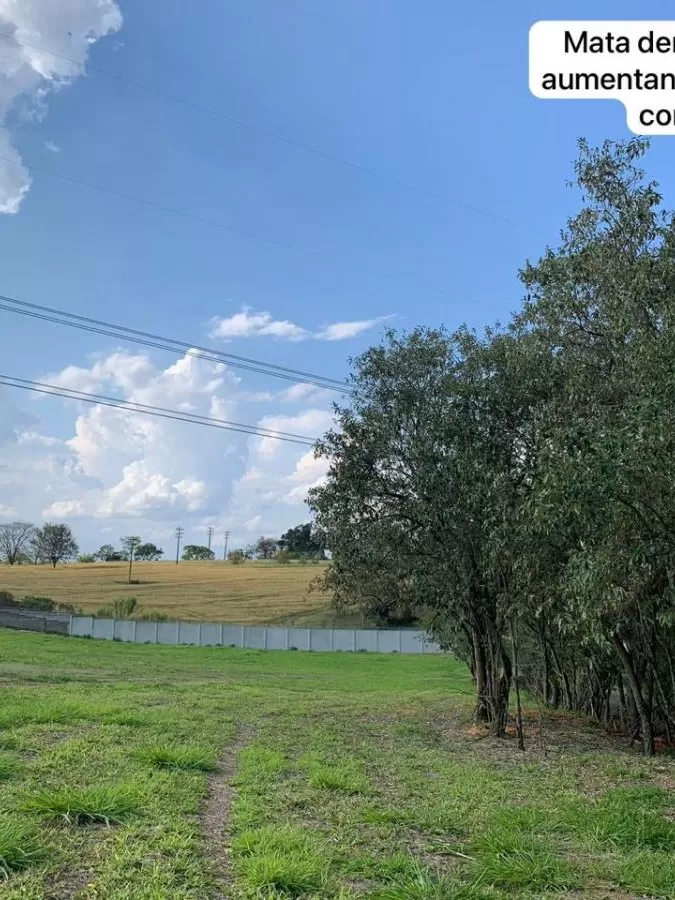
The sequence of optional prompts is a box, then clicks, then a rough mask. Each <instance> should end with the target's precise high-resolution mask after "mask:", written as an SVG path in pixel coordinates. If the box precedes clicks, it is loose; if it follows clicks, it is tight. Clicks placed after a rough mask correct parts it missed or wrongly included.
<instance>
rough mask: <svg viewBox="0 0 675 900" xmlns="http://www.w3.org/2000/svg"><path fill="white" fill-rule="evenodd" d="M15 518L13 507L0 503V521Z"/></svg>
mask: <svg viewBox="0 0 675 900" xmlns="http://www.w3.org/2000/svg"><path fill="white" fill-rule="evenodd" d="M14 516H16V510H15V509H14V507H13V506H5V504H4V503H0V519H11V518H13V517H14Z"/></svg>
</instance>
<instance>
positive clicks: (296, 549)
mask: <svg viewBox="0 0 675 900" xmlns="http://www.w3.org/2000/svg"><path fill="white" fill-rule="evenodd" d="M278 546H279V548H280V549H281V550H288V552H289V553H292V554H293V556H296V557H308V558H312V557H317V558H321V557H323V555H324V550H325V549H326V542H325V539H324V536H323V535H322V534H321V532H320V531H318V530H317V529H316V527H315V526H314V525H313V523H312V522H305V523H304V524H303V525H296V526H295V528H289V529H288V531H285V532H284V533H283V534H282V535H281V537H280V538H279V543H278Z"/></svg>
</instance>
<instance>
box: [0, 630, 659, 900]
mask: <svg viewBox="0 0 675 900" xmlns="http://www.w3.org/2000/svg"><path fill="white" fill-rule="evenodd" d="M0 678H2V680H3V703H2V705H0V823H1V824H0V875H2V876H3V877H4V879H5V880H4V881H3V884H2V886H0V895H1V896H2V898H3V900H41V898H43V897H46V896H71V895H73V893H72V890H71V892H70V893H68V890H70V889H69V888H62V889H59V888H58V885H59V884H60V883H61V881H63V884H66V885H68V884H69V883H70V882H69V880H68V879H71V878H72V879H74V882H78V877H79V879H80V881H79V883H84V881H86V883H87V886H86V887H85V888H83V889H82V890H80V892H79V893H76V894H74V895H73V896H77V898H78V900H98V898H107V897H110V898H120V900H165V898H172V900H215V898H216V897H218V896H227V897H228V898H230V897H231V898H232V900H284V898H285V900H288V898H291V897H298V898H304V900H356V898H366V900H553V898H564V897H569V898H575V900H579V898H582V897H589V898H591V897H593V898H596V897H597V898H600V897H603V896H611V895H612V894H614V893H616V894H617V896H625V897H628V896H636V897H643V896H644V897H649V898H658V900H663V898H675V797H674V794H673V787H674V785H675V762H674V760H673V758H672V757H668V756H665V755H664V756H658V757H656V758H655V759H654V760H643V759H642V758H641V757H640V756H639V755H638V753H637V752H636V751H632V752H631V751H629V750H628V748H627V747H626V745H625V742H622V743H621V742H617V741H616V740H615V739H610V738H608V737H607V736H606V735H605V734H604V732H602V730H601V729H596V728H594V727H592V726H590V725H587V724H585V723H583V722H581V721H579V720H575V719H572V718H570V717H568V716H565V715H560V714H557V715H555V714H545V715H544V720H543V722H544V732H545V739H546V752H543V751H542V750H540V749H538V747H537V745H536V741H537V738H538V734H539V725H538V714H536V713H535V712H534V711H531V712H528V715H530V722H531V724H529V725H528V726H527V727H526V744H527V750H526V752H525V753H524V754H523V753H520V752H519V751H518V750H517V748H516V747H515V742H514V740H513V739H508V740H506V741H502V742H498V741H493V740H492V739H491V738H489V737H485V736H484V735H482V734H481V733H476V732H475V730H471V728H470V724H471V723H470V714H471V706H472V686H471V681H470V678H469V677H468V674H467V672H466V671H465V669H464V667H463V666H461V665H460V664H458V663H457V662H455V661H453V660H451V659H448V658H444V657H433V656H429V657H420V658H417V657H406V656H400V655H396V656H388V655H387V656H384V655H383V656H374V655H369V654H358V655H352V654H320V653H303V652H297V653H280V652H276V653H274V652H271V653H264V652H258V651H246V650H233V649H226V648H221V649H217V648H203V649H200V648H194V647H181V648H174V647H161V646H160V647H155V646H147V647H146V646H134V645H129V644H117V643H112V642H100V643H99V642H95V641H86V640H79V641H78V640H72V639H67V638H61V637H58V636H50V635H31V634H23V633H20V632H9V631H3V630H0ZM526 712H527V711H526ZM218 761H219V762H218ZM227 785H229V788H227ZM228 791H229V793H228ZM225 795H227V803H225V802H224V801H223V797H224V796H225ZM207 796H213V797H214V798H215V799H214V800H213V801H210V802H211V803H216V807H215V808H211V807H207V812H208V816H207V817H206V818H205V819H202V818H201V815H202V813H203V811H204V803H205V802H206V801H205V798H206V797H207ZM218 798H220V799H218ZM218 803H221V804H224V805H221V806H220V807H219V806H217V804H218ZM209 810H210V811H209ZM219 816H220V817H221V818H224V817H225V816H227V818H226V822H225V823H224V824H225V826H226V827H225V828H224V829H222V828H221V825H222V824H223V823H222V822H221V820H220V818H219ZM106 825H107V826H109V827H102V826H106ZM214 828H215V831H214ZM205 829H206V831H205ZM219 829H220V830H219ZM78 873H79V874H78ZM82 873H84V874H85V875H86V877H83V876H82ZM64 879H65V880H64ZM222 879H225V885H223V884H222ZM60 880H61V881H60ZM59 890H61V893H60V894H59ZM621 892H623V895H622V894H621Z"/></svg>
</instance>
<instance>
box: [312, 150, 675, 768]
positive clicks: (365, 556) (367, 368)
mask: <svg viewBox="0 0 675 900" xmlns="http://www.w3.org/2000/svg"><path fill="white" fill-rule="evenodd" d="M646 148H647V143H646V142H645V141H642V140H631V141H627V142H622V143H611V142H606V143H605V144H604V145H603V146H602V147H600V148H598V149H591V148H590V147H589V146H588V145H587V144H585V143H584V142H581V144H580V157H579V160H578V162H577V164H576V167H575V173H576V182H577V185H578V186H579V188H581V190H582V192H583V196H584V206H583V208H582V209H581V211H580V212H579V214H578V215H577V216H575V217H573V218H572V219H571V220H570V221H569V222H568V225H567V228H566V230H565V231H563V232H562V239H561V245H560V247H558V248H557V249H555V250H554V249H547V250H546V252H545V253H544V255H543V256H542V258H541V259H540V260H538V261H537V262H536V263H528V264H527V265H526V266H525V268H524V269H523V271H522V273H521V278H522V281H523V283H524V285H525V287H526V290H527V299H526V302H525V304H524V306H523V309H522V310H521V311H520V312H519V313H518V314H517V315H516V316H515V317H514V318H513V319H512V321H511V322H510V323H509V324H508V326H507V327H506V328H496V329H488V330H486V332H485V333H484V334H483V335H481V336H477V335H475V334H472V333H470V332H468V331H467V330H466V329H460V330H459V331H457V332H455V333H454V334H450V335H449V334H447V333H446V332H445V331H444V330H442V329H438V330H426V329H416V330H415V331H413V332H412V333H411V334H409V335H404V336H398V335H396V334H395V333H394V332H389V333H388V335H387V336H386V338H385V340H384V341H383V343H382V344H381V345H380V346H379V347H374V348H371V350H369V351H367V352H366V353H365V354H363V356H362V357H360V358H359V359H357V360H356V361H355V364H354V372H353V374H352V377H351V382H352V387H353V390H352V392H351V394H350V404H349V405H348V406H346V407H344V408H338V410H337V418H338V425H339V428H338V429H336V430H335V431H331V432H329V433H328V434H327V435H326V436H325V437H324V439H323V441H322V442H320V444H319V446H318V452H319V454H320V455H322V456H325V457H326V458H327V459H328V460H329V472H328V477H327V480H326V482H325V484H323V485H322V486H321V487H319V488H316V489H314V490H313V491H311V492H310V507H311V508H312V509H313V511H314V512H315V514H316V517H317V524H318V526H319V528H320V529H321V531H322V533H324V534H326V536H327V539H328V542H329V545H330V547H331V551H332V561H331V565H330V567H329V568H328V570H327V572H326V575H325V578H324V585H325V586H326V587H328V588H331V589H332V590H333V592H334V596H335V598H336V602H338V603H341V604H343V605H347V604H352V605H356V606H357V607H359V608H360V609H362V610H363V611H365V612H366V613H367V614H369V615H370V616H371V617H373V618H377V619H379V620H384V621H392V620H393V618H394V617H395V616H397V615H399V614H400V610H402V609H403V608H404V607H405V606H406V605H409V606H411V607H412V608H416V609H418V610H420V611H422V612H424V614H425V616H426V618H427V621H428V625H429V628H430V629H431V630H432V631H433V632H434V633H435V634H436V636H437V637H438V638H439V640H441V642H442V643H443V644H444V646H446V647H449V648H451V649H452V650H454V652H455V653H456V654H458V655H459V656H461V657H462V658H464V659H465V660H466V661H467V663H468V665H469V666H470V668H471V671H472V674H473V677H474V682H475V685H476V715H477V718H478V719H479V720H485V721H488V722H490V723H491V725H492V728H493V731H494V733H495V734H498V735H499V734H503V733H504V725H505V722H506V714H507V710H508V699H509V689H510V686H511V682H512V680H514V679H515V684H516V688H518V678H519V673H518V668H519V666H520V664H522V671H524V673H525V678H524V681H525V684H526V686H527V687H528V689H529V690H530V691H531V692H532V693H533V694H538V695H539V696H540V697H541V699H542V700H543V701H544V702H545V703H547V704H549V705H552V706H564V707H566V708H568V709H573V710H577V711H580V712H583V713H586V714H589V715H592V716H594V717H595V718H597V719H599V720H603V719H604V720H608V719H609V718H610V716H612V715H613V714H614V708H615V707H616V703H617V700H618V703H619V706H620V712H621V717H622V721H624V722H629V724H630V727H631V731H632V734H633V736H634V737H637V736H638V735H640V736H641V738H642V744H643V750H644V753H645V754H647V755H651V754H653V753H654V749H655V733H657V731H658V732H660V733H661V734H663V735H664V737H665V739H666V740H667V741H669V742H672V740H673V737H674V736H675V677H674V675H673V673H674V672H675V431H674V430H673V427H672V422H673V421H675V379H674V378H673V359H675V290H673V286H674V285H675V214H673V213H672V212H666V213H664V212H661V210H660V209H659V206H660V203H661V197H660V194H659V192H658V190H657V188H656V185H654V184H653V183H651V182H649V181H647V180H646V178H645V176H644V173H643V172H642V171H641V169H640V168H639V165H638V161H639V160H640V158H641V157H642V156H643V155H644V153H645V151H646ZM516 693H517V699H518V690H517V692H516ZM518 707H519V704H517V709H518ZM518 730H519V732H520V734H519V738H522V731H521V729H520V727H519V729H518Z"/></svg>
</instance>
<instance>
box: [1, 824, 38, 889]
mask: <svg viewBox="0 0 675 900" xmlns="http://www.w3.org/2000/svg"><path fill="white" fill-rule="evenodd" d="M43 855H44V854H43V851H42V849H41V847H40V844H39V841H38V839H37V836H36V834H35V832H34V831H33V830H32V829H30V828H28V827H26V826H25V825H21V824H19V823H18V822H0V878H3V879H4V878H9V877H10V875H11V874H12V873H14V872H21V871H22V870H23V869H27V868H28V867H29V866H31V865H34V864H35V863H37V862H39V861H40V860H41V859H42V857H43Z"/></svg>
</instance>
